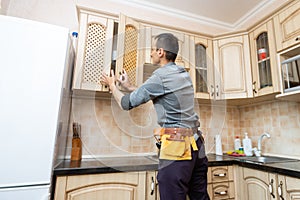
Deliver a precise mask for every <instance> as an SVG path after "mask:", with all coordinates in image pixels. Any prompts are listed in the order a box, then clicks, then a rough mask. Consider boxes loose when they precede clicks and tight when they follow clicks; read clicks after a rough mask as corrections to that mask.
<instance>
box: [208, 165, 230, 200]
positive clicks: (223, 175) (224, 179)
mask: <svg viewBox="0 0 300 200" xmlns="http://www.w3.org/2000/svg"><path fill="white" fill-rule="evenodd" d="M207 175H208V177H207V178H208V186H207V190H208V194H209V196H210V199H211V200H220V199H235V198H234V197H235V189H234V188H235V185H234V175H233V166H216V167H209V168H208V174H207Z"/></svg>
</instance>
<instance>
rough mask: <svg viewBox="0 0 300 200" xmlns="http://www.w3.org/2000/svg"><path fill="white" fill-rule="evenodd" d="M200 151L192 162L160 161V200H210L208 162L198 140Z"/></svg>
mask: <svg viewBox="0 0 300 200" xmlns="http://www.w3.org/2000/svg"><path fill="white" fill-rule="evenodd" d="M197 146H198V149H199V150H198V151H192V160H178V161H171V160H161V159H160V160H159V170H158V175H157V180H158V186H159V193H160V200H186V196H187V195H188V196H189V198H190V200H209V196H208V193H207V169H208V165H207V164H208V161H207V157H206V155H205V149H204V144H203V143H202V141H201V139H198V140H197Z"/></svg>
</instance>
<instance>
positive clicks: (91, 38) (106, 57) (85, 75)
mask: <svg viewBox="0 0 300 200" xmlns="http://www.w3.org/2000/svg"><path fill="white" fill-rule="evenodd" d="M116 20H117V18H115V17H112V16H108V15H102V14H99V13H95V12H92V11H89V10H85V9H82V8H79V25H80V30H79V35H78V45H77V55H76V62H75V71H74V75H73V89H80V90H92V91H108V88H107V87H106V86H104V85H102V84H101V83H100V75H101V73H102V72H105V73H107V74H109V73H110V68H111V63H112V62H111V61H112V59H111V58H112V50H113V35H114V26H115V23H116Z"/></svg>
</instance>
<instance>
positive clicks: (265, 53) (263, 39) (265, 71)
mask: <svg viewBox="0 0 300 200" xmlns="http://www.w3.org/2000/svg"><path fill="white" fill-rule="evenodd" d="M256 47H257V60H258V73H259V86H260V88H264V87H268V86H272V73H271V66H270V55H269V41H268V34H267V32H263V33H261V34H260V35H259V36H258V37H257V39H256Z"/></svg>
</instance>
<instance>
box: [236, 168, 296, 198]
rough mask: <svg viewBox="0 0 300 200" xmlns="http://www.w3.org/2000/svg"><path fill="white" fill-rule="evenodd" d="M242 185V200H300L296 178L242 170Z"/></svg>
mask: <svg viewBox="0 0 300 200" xmlns="http://www.w3.org/2000/svg"><path fill="white" fill-rule="evenodd" d="M243 185H244V188H243V189H242V191H243V192H241V194H240V195H241V199H244V200H258V199H261V200H300V180H299V179H298V178H293V177H289V176H283V175H279V174H276V173H268V172H264V171H260V170H254V169H249V168H243Z"/></svg>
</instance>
